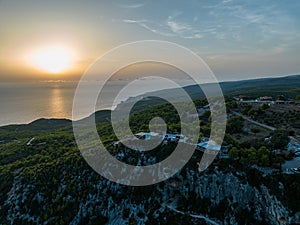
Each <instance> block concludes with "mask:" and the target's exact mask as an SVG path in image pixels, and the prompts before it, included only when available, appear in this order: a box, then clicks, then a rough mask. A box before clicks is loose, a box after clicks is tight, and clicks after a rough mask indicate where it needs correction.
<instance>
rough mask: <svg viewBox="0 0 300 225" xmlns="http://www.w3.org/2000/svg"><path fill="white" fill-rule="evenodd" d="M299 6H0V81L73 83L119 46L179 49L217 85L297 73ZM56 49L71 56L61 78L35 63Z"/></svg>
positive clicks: (266, 2)
mask: <svg viewBox="0 0 300 225" xmlns="http://www.w3.org/2000/svg"><path fill="white" fill-rule="evenodd" d="M299 12H300V1H299V0H206V1H205V0H187V1H183V0H172V1H171V0H170V1H164V0H159V1H158V0H157V1H156V0H131V1H129V0H86V1H79V0H72V1H66V0H52V1H40V0H26V1H19V0H18V1H17V0H0V40H1V41H0V82H6V81H10V82H11V81H22V82H25V81H43V80H78V79H80V77H81V76H82V74H83V73H84V71H85V70H86V69H87V68H88V67H89V65H90V64H91V63H92V62H93V61H94V60H96V59H97V58H98V57H100V56H101V55H103V54H105V53H106V52H107V51H109V50H111V49H112V48H115V47H117V46H119V45H121V44H126V43H128V42H134V41H140V40H164V41H170V42H174V43H177V44H179V45H182V46H184V47H186V48H189V49H191V50H192V51H193V52H195V53H196V54H198V55H199V56H200V57H201V58H202V59H203V60H204V61H205V62H206V63H207V64H208V65H209V67H210V68H211V69H212V71H213V72H214V74H215V75H216V77H217V78H218V79H219V80H221V81H224V80H242V79H252V78H257V77H274V76H283V75H290V74H299V72H300V63H299V60H300V51H299V47H300V13H299ZM55 46H60V47H62V48H63V49H64V50H66V51H68V53H69V54H70V55H72V57H71V59H72V62H71V63H70V65H69V68H67V69H65V70H64V71H62V72H60V73H51V72H50V71H49V70H48V71H47V70H41V69H40V68H37V62H35V61H34V59H33V57H34V56H35V57H40V56H41V53H37V52H42V51H46V50H45V49H49V48H50V49H51V48H54V47H55Z"/></svg>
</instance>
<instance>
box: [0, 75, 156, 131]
mask: <svg viewBox="0 0 300 225" xmlns="http://www.w3.org/2000/svg"><path fill="white" fill-rule="evenodd" d="M144 82H145V83H144V85H146V82H147V80H145V81H144ZM124 83H125V82H124V81H114V82H113V83H110V84H109V85H108V86H107V87H108V88H106V89H105V91H104V93H103V96H104V97H103V99H104V100H103V101H102V102H99V101H98V102H97V104H96V106H95V110H96V111H97V110H101V109H111V105H110V103H109V101H106V99H109V97H108V96H111V95H112V94H111V93H113V90H115V89H116V88H117V86H118V87H120V86H124ZM91 84H92V83H89V82H87V83H86V84H85V85H86V90H87V91H89V89H90V85H91ZM144 85H143V84H141V89H143V86H144ZM159 86H160V85H159V81H157V90H160V88H159ZM76 87H77V82H32V83H0V115H1V117H0V126H4V125H9V124H24V123H30V122H32V121H34V120H36V119H39V118H67V119H71V118H72V104H73V98H74V94H75V90H76ZM154 91H155V90H154ZM132 93H134V92H132ZM129 94H130V91H129ZM130 96H135V94H131V95H130ZM127 98H128V96H124V97H122V96H121V97H120V101H118V102H116V104H118V103H120V102H121V101H124V100H126V99H127ZM114 106H115V105H114ZM90 114H91V113H90V112H86V115H85V116H88V115H90Z"/></svg>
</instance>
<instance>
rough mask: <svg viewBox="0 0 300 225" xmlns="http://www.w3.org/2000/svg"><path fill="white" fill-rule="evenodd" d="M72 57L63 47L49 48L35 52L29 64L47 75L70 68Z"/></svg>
mask: <svg viewBox="0 0 300 225" xmlns="http://www.w3.org/2000/svg"><path fill="white" fill-rule="evenodd" d="M72 61H73V56H72V53H71V51H70V50H68V49H67V48H64V47H49V48H44V49H40V50H38V51H36V52H35V53H33V55H32V57H31V63H32V64H33V65H34V66H35V67H37V68H38V69H40V70H43V71H46V72H49V73H61V72H64V71H66V70H68V69H70V68H71V65H72Z"/></svg>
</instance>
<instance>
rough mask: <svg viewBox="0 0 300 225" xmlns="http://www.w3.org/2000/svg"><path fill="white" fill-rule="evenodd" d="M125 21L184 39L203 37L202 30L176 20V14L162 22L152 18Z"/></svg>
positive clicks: (161, 33) (163, 34)
mask: <svg viewBox="0 0 300 225" xmlns="http://www.w3.org/2000/svg"><path fill="white" fill-rule="evenodd" d="M122 22H124V23H132V24H137V25H139V26H141V27H143V28H145V29H147V30H149V31H151V32H153V33H156V34H159V35H162V36H167V37H180V38H184V39H200V38H203V34H201V31H200V30H199V29H197V28H195V27H193V26H192V25H190V24H187V23H183V22H178V21H175V20H174V16H169V17H168V19H167V20H165V21H163V22H162V23H158V22H154V21H150V20H144V19H143V20H132V19H123V20H122Z"/></svg>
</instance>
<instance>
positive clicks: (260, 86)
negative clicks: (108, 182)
mask: <svg viewBox="0 0 300 225" xmlns="http://www.w3.org/2000/svg"><path fill="white" fill-rule="evenodd" d="M204 85H211V84H204ZM220 87H221V89H222V91H223V93H224V95H226V96H229V97H232V96H234V95H249V96H258V95H271V96H276V95H281V94H283V95H285V96H286V97H289V98H293V97H295V96H297V95H300V75H291V76H285V77H275V78H257V79H252V80H241V81H226V82H221V83H220ZM183 89H184V90H185V91H186V92H187V93H188V94H189V95H190V96H191V98H192V99H197V98H204V97H205V95H204V93H203V91H202V90H201V89H200V88H199V86H198V85H191V86H186V87H183ZM177 90H178V89H176V88H175V89H166V90H162V91H158V92H153V93H150V95H151V94H153V95H155V93H163V94H166V95H168V96H171V97H173V98H174V99H176V100H177V101H180V96H179V97H178V96H177V95H176V93H177V92H178V91H177ZM135 98H136V99H140V98H141V96H137V97H134V98H133V99H135ZM131 100H132V99H131ZM151 101H152V103H150V102H151ZM162 103H164V101H159V100H155V101H153V99H151V98H150V100H149V99H148V100H142V101H140V102H139V103H138V105H137V107H136V110H137V111H140V110H142V109H145V108H149V107H151V106H154V105H157V104H162ZM121 107H126V101H125V102H123V103H121V104H119V105H118V107H117V109H120V108H121ZM87 118H89V117H87ZM87 118H85V119H87ZM95 118H96V119H95V120H96V123H98V122H104V121H109V119H110V110H100V111H97V112H96V117H95ZM64 127H68V128H69V127H71V120H68V119H43V118H42V119H38V120H36V121H33V122H31V123H29V124H24V125H8V126H3V127H0V131H1V130H2V131H3V130H6V131H13V130H15V129H18V130H19V131H20V130H27V129H28V128H29V129H30V130H34V131H36V132H39V131H41V130H48V131H49V130H51V129H53V130H54V129H62V128H64Z"/></svg>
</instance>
